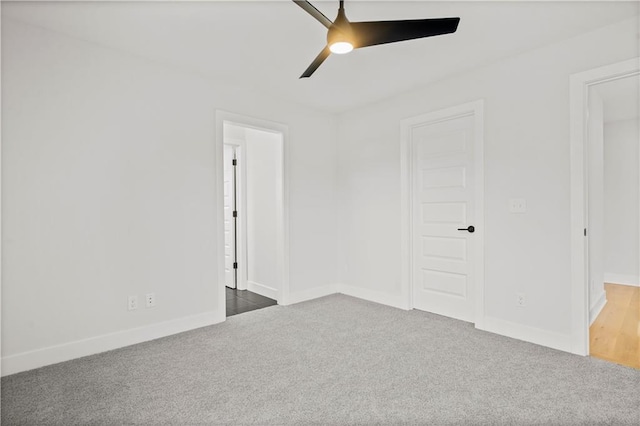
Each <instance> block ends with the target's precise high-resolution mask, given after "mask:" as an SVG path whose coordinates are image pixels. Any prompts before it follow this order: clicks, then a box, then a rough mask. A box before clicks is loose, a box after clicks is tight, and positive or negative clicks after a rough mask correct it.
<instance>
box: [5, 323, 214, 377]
mask: <svg viewBox="0 0 640 426" xmlns="http://www.w3.org/2000/svg"><path fill="white" fill-rule="evenodd" d="M224 320H225V316H224V312H223V313H222V315H220V314H219V313H218V312H213V311H211V312H204V313H201V314H197V315H192V316H188V317H184V318H179V319H175V320H170V321H163V322H159V323H156V324H151V325H147V326H144V327H138V328H132V329H129V330H124V331H118V332H115V333H109V334H103V335H101V336H96V337H90V338H88V339H82V340H77V341H75V342H69V343H64V344H61V345H56V346H49V347H47V348H42V349H36V350H33V351H28V352H22V353H19V354H15V355H9V356H6V357H3V358H2V375H3V376H7V375H10V374H15V373H20V372H22V371H27V370H33V369H34V368H39V367H44V366H46V365H51V364H57V363H59V362H63V361H69V360H71V359H75V358H80V357H84V356H87V355H93V354H97V353H100V352H106V351H110V350H113V349H118V348H122V347H124V346H129V345H134V344H136V343H142V342H146V341H149V340H155V339H159V338H161V337H166V336H170V335H172V334H177V333H182V332H184V331H189V330H193V329H196V328H200V327H205V326H208V325H213V324H217V323H220V322H223V321H224Z"/></svg>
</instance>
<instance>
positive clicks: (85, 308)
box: [2, 18, 337, 374]
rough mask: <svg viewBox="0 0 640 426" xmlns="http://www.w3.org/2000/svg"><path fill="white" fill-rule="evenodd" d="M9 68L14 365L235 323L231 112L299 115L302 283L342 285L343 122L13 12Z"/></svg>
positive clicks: (6, 261) (6, 278) (8, 260)
mask: <svg viewBox="0 0 640 426" xmlns="http://www.w3.org/2000/svg"><path fill="white" fill-rule="evenodd" d="M2 65H3V67H2V88H3V90H2V106H3V111H2V112H3V117H2V118H3V123H2V124H3V126H2V140H3V146H2V149H3V152H2V174H3V175H2V197H3V200H2V201H3V202H2V218H3V235H2V246H3V252H2V265H3V271H2V272H3V277H2V278H3V283H2V284H3V288H2V291H3V297H2V357H3V374H8V373H11V372H14V371H18V370H20V369H25V368H30V367H34V366H36V365H41V364H46V363H49V362H53V361H57V360H61V359H65V358H68V357H70V356H79V355H82V354H84V353H86V352H87V351H91V350H94V349H100V348H101V349H105V348H110V347H113V346H117V345H119V344H126V343H133V342H134V341H135V340H137V339H138V340H139V339H143V338H145V337H147V338H148V337H149V336H150V335H149V334H145V332H144V330H145V329H143V331H139V332H138V333H137V334H135V336H134V334H131V333H129V334H126V333H125V337H126V338H125V337H122V336H123V335H122V334H115V335H114V334H111V335H110V337H109V339H110V340H109V339H106V338H104V339H102V340H100V339H97V340H87V341H84V342H81V343H77V342H78V341H80V340H81V339H88V338H93V337H96V336H104V335H106V334H108V333H121V332H123V331H125V330H131V329H134V328H136V327H151V325H153V324H160V323H162V324H165V323H163V322H164V321H183V322H181V323H180V324H181V327H183V328H185V327H186V328H189V327H191V326H195V325H202V324H205V323H211V322H214V321H217V320H221V319H223V318H224V312H217V311H216V306H217V303H218V300H217V297H218V296H217V295H218V291H217V289H216V279H217V270H216V269H217V266H216V261H215V259H216V256H217V253H216V250H217V248H216V241H215V232H214V231H215V229H214V227H215V220H216V219H215V214H216V205H215V198H214V197H215V193H216V187H215V172H214V164H215V162H214V138H215V110H216V109H218V108H219V109H223V110H226V111H231V112H236V113H240V114H245V115H249V116H254V117H258V118H262V119H266V120H272V121H277V122H281V123H285V124H287V125H288V126H289V129H290V142H291V149H290V152H289V158H290V160H291V161H290V165H289V173H290V188H289V190H290V230H289V232H290V250H291V258H290V287H291V291H292V293H305V292H309V291H313V290H314V289H317V288H319V287H323V286H327V285H331V284H333V283H335V282H336V276H335V270H334V268H331V267H327V265H334V264H335V263H336V261H337V257H336V256H337V255H336V253H335V239H336V238H337V231H336V227H335V210H334V207H333V205H334V193H335V180H334V179H335V167H336V165H335V164H336V152H335V146H334V144H332V143H327V141H333V140H335V138H336V132H337V127H336V119H335V117H333V116H330V115H327V114H324V113H320V112H316V111H313V110H310V109H306V108H304V107H301V106H299V105H293V104H289V103H285V102H282V101H279V100H275V99H271V98H267V97H262V96H260V95H258V94H256V93H255V91H249V90H244V89H239V88H236V87H233V86H230V85H227V84H224V82H215V81H209V80H206V79H204V78H202V77H199V76H196V75H192V74H189V73H188V72H183V71H181V70H176V69H169V68H164V67H163V66H161V65H159V64H156V63H153V62H148V61H146V60H144V59H140V58H137V57H134V56H131V55H128V54H124V53H120V52H119V51H116V50H112V49H108V48H103V47H101V46H99V45H96V44H92V43H88V42H84V41H81V40H77V39H74V38H70V37H66V36H63V35H60V34H57V33H54V32H51V31H48V30H44V29H40V28H36V27H32V26H28V25H24V24H21V23H17V22H14V21H10V20H7V19H5V18H3V21H2ZM151 291H153V292H155V294H156V298H157V306H156V307H155V308H153V309H145V308H144V307H141V308H140V309H138V310H137V311H132V312H129V311H127V309H126V300H127V296H128V295H132V294H135V295H138V297H139V298H142V297H143V295H144V294H145V293H146V292H151ZM194 315H198V316H197V317H193V316H194ZM190 318H191V319H193V318H196V319H197V321H196V320H195V319H194V320H193V321H192V320H190ZM172 324H174V323H172ZM174 325H175V324H174ZM176 327H177V326H176ZM176 327H173V328H172V327H171V326H169V325H166V324H165V325H163V326H162V327H160V328H157V329H156V330H160V332H169V331H170V330H172V329H173V330H174V331H175V330H177V329H179V328H180V327H177V328H176ZM132 333H133V332H132ZM127 336H128V337H127ZM136 336H137V337H136ZM105 339H106V340H105ZM127 339H128V340H127ZM73 342H76V343H73ZM100 342H102V343H103V344H102V346H101V344H100ZM105 342H107V343H105ZM54 345H62V346H60V347H57V348H51V347H52V346H54ZM46 348H49V349H46ZM74 348H75V349H74Z"/></svg>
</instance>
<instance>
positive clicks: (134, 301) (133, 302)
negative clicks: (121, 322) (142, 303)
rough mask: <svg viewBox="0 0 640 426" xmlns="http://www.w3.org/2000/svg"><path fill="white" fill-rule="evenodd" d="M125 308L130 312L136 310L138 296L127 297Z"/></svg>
mask: <svg viewBox="0 0 640 426" xmlns="http://www.w3.org/2000/svg"><path fill="white" fill-rule="evenodd" d="M127 300H128V302H127V306H128V307H129V310H130V311H133V310H135V309H138V296H129V298H128V299H127Z"/></svg>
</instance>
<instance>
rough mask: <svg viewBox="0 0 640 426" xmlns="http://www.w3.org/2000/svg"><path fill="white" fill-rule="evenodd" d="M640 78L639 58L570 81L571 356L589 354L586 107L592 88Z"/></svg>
mask: <svg viewBox="0 0 640 426" xmlns="http://www.w3.org/2000/svg"><path fill="white" fill-rule="evenodd" d="M639 74H640V57H636V58H632V59H628V60H626V61H622V62H617V63H614V64H611V65H605V66H602V67H599V68H595V69H592V70H588V71H583V72H579V73H576V74H572V75H571V76H570V77H569V92H570V94H569V101H570V105H569V117H570V118H569V119H570V156H571V164H570V168H571V352H572V353H574V354H577V355H583V356H585V355H588V354H589V322H590V321H589V311H590V306H589V305H590V304H589V286H590V285H589V251H588V239H587V238H585V237H586V235H585V233H588V231H585V230H586V228H587V223H588V215H587V212H588V208H587V202H588V198H587V171H588V170H587V163H588V156H587V149H586V148H587V145H586V136H587V109H588V108H587V106H588V99H589V97H588V92H589V88H590V87H591V86H594V85H596V84H600V83H604V82H607V81H613V80H617V79H620V78H625V77H629V76H633V75H639Z"/></svg>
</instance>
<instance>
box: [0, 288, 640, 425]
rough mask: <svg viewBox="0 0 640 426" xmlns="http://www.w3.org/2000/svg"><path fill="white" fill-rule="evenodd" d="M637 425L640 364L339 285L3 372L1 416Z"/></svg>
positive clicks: (172, 421) (17, 421)
mask: <svg viewBox="0 0 640 426" xmlns="http://www.w3.org/2000/svg"><path fill="white" fill-rule="evenodd" d="M39 424H57V425H74V424H82V425H87V424H96V425H119V424H148V425H189V424H233V425H238V424H263V425H280V424H296V425H303V424H331V425H333V424H336V425H339V424H366V425H371V424H385V425H386V424H433V425H445V424H469V425H481V424H514V425H515V424H517V425H519V424H526V425H529V424H539V425H551V424H580V425H585V424H609V425H622V424H630V425H636V426H637V425H640V371H639V370H634V369H631V368H626V367H621V366H618V365H614V364H610V363H607V362H604V361H600V360H596V359H591V358H583V357H579V356H574V355H570V354H566V353H563V352H558V351H554V350H552V349H547V348H543V347H540V346H536V345H532V344H528V343H524V342H520V341H517V340H512V339H509V338H506V337H501V336H497V335H493V334H490V333H485V332H481V331H478V330H475V329H474V328H473V326H472V325H470V324H467V323H464V322H460V321H456V320H451V319H448V318H444V317H440V316H437V315H432V314H428V313H424V312H419V311H410V312H406V311H401V310H398V309H393V308H389V307H385V306H381V305H377V304H374V303H369V302H365V301H361V300H358V299H354V298H351V297H347V296H342V295H335V296H329V297H325V298H322V299H318V300H314V301H310V302H306V303H301V304H298V305H293V306H288V307H281V306H273V307H269V308H265V309H262V310H259V311H253V312H248V313H245V314H242V315H237V316H234V317H232V318H230V319H229V320H228V321H227V322H225V323H224V324H219V325H215V326H211V327H205V328H201V329H198V330H194V331H190V332H187V333H183V334H180V335H176V336H171V337H167V338H164V339H159V340H156V341H152V342H147V343H143V344H139V345H135V346H131V347H128V348H123V349H119V350H115V351H111V352H107V353H104V354H99V355H94V356H90V357H86V358H82V359H78V360H74V361H70V362H66V363H61V364H57V365H53V366H49V367H45V368H41V369H39V370H34V371H30V372H25V373H20V374H16V375H13V376H9V377H5V378H3V379H2V425H39Z"/></svg>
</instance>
